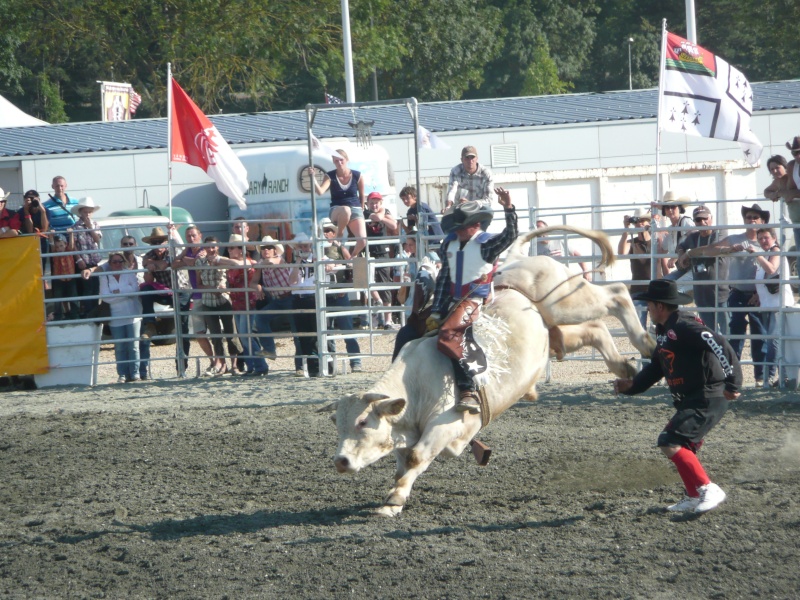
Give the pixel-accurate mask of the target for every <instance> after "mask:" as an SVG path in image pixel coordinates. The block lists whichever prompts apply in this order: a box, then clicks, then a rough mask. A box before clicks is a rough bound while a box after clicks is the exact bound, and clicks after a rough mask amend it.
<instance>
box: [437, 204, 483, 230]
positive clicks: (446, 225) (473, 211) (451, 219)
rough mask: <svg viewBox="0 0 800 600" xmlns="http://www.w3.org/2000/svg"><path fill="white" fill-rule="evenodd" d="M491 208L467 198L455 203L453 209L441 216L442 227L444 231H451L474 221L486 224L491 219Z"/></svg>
mask: <svg viewBox="0 0 800 600" xmlns="http://www.w3.org/2000/svg"><path fill="white" fill-rule="evenodd" d="M493 216H494V215H493V214H492V209H491V208H489V207H488V206H483V205H482V204H481V203H480V202H478V201H477V200H467V201H466V202H462V203H461V204H458V205H456V206H455V207H454V208H453V211H452V212H450V213H447V214H445V215H444V216H443V217H442V229H443V230H444V231H445V233H452V232H453V231H455V230H456V229H461V228H462V227H469V226H470V225H474V224H475V223H481V224H483V223H485V224H486V225H488V224H489V223H491V221H492V217H493Z"/></svg>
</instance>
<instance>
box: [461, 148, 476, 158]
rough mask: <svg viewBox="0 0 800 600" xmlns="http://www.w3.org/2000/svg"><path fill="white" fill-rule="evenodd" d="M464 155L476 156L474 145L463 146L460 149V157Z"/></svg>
mask: <svg viewBox="0 0 800 600" xmlns="http://www.w3.org/2000/svg"><path fill="white" fill-rule="evenodd" d="M465 156H476V157H477V156H478V151H477V150H476V149H475V146H464V149H463V150H461V158H464V157H465Z"/></svg>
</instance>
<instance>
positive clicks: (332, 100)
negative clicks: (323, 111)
mask: <svg viewBox="0 0 800 600" xmlns="http://www.w3.org/2000/svg"><path fill="white" fill-rule="evenodd" d="M325 104H344V100H342V99H341V98H337V97H336V96H331V95H330V94H329V93H328V92H325Z"/></svg>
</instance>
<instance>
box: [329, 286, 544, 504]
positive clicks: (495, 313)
mask: <svg viewBox="0 0 800 600" xmlns="http://www.w3.org/2000/svg"><path fill="white" fill-rule="evenodd" d="M475 335H476V338H478V340H479V341H480V343H481V345H482V347H483V348H484V350H485V351H486V353H487V356H488V358H489V362H490V369H489V371H488V372H487V373H488V374H489V381H490V383H489V384H488V385H487V386H486V387H485V388H484V389H485V391H486V397H487V401H488V405H489V408H490V411H489V412H490V414H491V415H492V417H493V418H494V417H496V416H497V415H499V414H500V413H502V412H503V411H505V410H506V409H507V408H508V407H510V406H511V405H512V404H514V403H515V402H517V400H519V399H520V398H522V397H523V396H526V397H529V398H535V394H536V391H535V384H536V381H537V380H538V379H539V378H540V377H541V376H542V374H543V373H544V370H545V367H546V364H547V356H548V351H549V348H548V341H547V337H548V333H547V328H546V327H545V326H544V323H543V322H542V318H541V316H540V315H539V312H538V311H537V310H536V309H535V308H534V307H533V306H531V303H530V301H529V300H528V299H526V298H525V297H524V296H522V295H521V294H518V293H515V292H511V291H509V292H506V293H504V294H502V297H501V298H498V299H497V300H496V301H495V302H494V303H493V304H492V305H491V306H488V307H487V308H486V310H485V312H484V314H483V315H482V316H481V318H480V319H479V320H478V322H477V323H476V325H475ZM454 387H455V386H454V382H453V368H452V363H451V362H450V359H449V358H447V357H445V356H444V355H442V354H441V353H440V352H439V351H438V350H437V349H436V338H431V337H429V338H423V339H421V340H416V341H414V342H410V343H408V344H406V345H405V346H404V347H403V350H402V351H401V353H400V355H399V356H398V357H397V359H396V360H395V361H394V362H393V363H392V365H391V367H389V370H388V371H387V372H386V373H385V374H384V375H383V377H381V379H380V380H379V381H378V382H377V383H376V384H375V385H374V386H373V387H372V388H370V389H369V391H367V392H366V393H364V394H361V395H350V396H346V397H344V398H342V399H341V400H339V402H338V406H337V407H336V414H335V417H334V420H335V422H336V427H337V429H338V432H339V446H338V449H337V451H336V456H335V458H334V464H335V466H336V469H337V470H338V471H339V472H340V473H356V472H358V471H359V470H361V469H362V468H364V467H366V466H368V465H371V464H372V463H374V462H375V461H377V460H379V459H380V458H383V457H384V456H386V455H387V454H389V453H390V452H394V453H395V457H396V459H397V472H396V474H395V485H394V487H393V488H392V490H391V491H390V492H389V495H388V496H387V498H386V500H385V502H384V505H383V506H382V507H381V508H380V509H379V511H378V512H379V513H380V514H384V515H388V516H394V515H397V514H399V513H400V512H401V511H402V510H403V506H404V505H405V503H406V500H408V496H409V494H410V493H411V486H412V485H413V484H414V481H416V479H417V477H419V476H420V475H421V474H422V473H423V472H424V471H425V470H426V469H427V468H428V465H430V463H431V462H432V461H433V459H434V458H436V457H437V456H438V455H439V454H442V453H444V454H445V455H446V456H457V455H459V454H460V453H461V452H462V451H463V450H464V448H465V447H466V446H467V444H469V442H470V440H472V438H473V437H475V434H477V433H478V431H479V430H480V428H481V416H480V415H471V414H469V413H467V412H464V413H459V412H456V411H455V410H453V406H454V405H455V395H454Z"/></svg>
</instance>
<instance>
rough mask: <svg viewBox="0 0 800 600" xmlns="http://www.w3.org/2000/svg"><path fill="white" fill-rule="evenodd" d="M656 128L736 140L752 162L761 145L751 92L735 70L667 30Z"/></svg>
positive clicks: (758, 153)
mask: <svg viewBox="0 0 800 600" xmlns="http://www.w3.org/2000/svg"><path fill="white" fill-rule="evenodd" d="M662 87H663V92H662V97H661V101H660V109H659V119H658V120H659V127H660V128H661V129H662V130H663V131H674V132H677V133H685V134H687V135H696V136H701V137H710V138H717V139H722V140H731V141H735V142H739V144H740V145H741V147H742V151H743V152H744V157H745V160H747V162H748V163H750V164H751V165H754V164H756V162H757V161H758V158H759V157H760V156H761V152H762V151H763V146H762V144H761V142H759V140H758V138H757V137H756V135H755V134H754V133H753V132H752V131H750V117H751V115H752V112H753V91H752V88H751V87H750V83H749V82H748V81H747V78H746V77H745V76H744V75H743V74H742V72H741V71H739V70H738V69H737V68H735V67H733V66H731V65H730V64H728V63H727V62H726V61H724V60H723V59H721V58H719V57H718V56H715V55H714V54H712V53H711V52H709V51H708V50H706V49H705V48H702V47H701V46H698V45H697V44H693V43H691V42H689V41H688V40H685V39H683V38H682V37H680V36H677V35H675V34H673V33H669V32H667V40H666V52H665V57H664V72H663V73H662Z"/></svg>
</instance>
